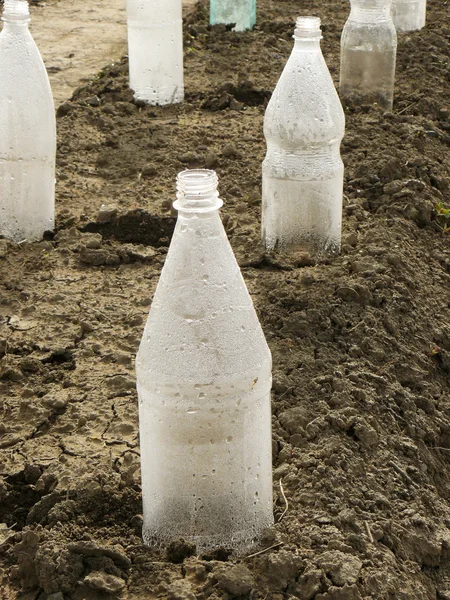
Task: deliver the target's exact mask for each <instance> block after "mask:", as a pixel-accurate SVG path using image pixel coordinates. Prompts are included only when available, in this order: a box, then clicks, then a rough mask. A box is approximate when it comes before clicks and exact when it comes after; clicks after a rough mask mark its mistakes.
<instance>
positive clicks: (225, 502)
mask: <svg viewBox="0 0 450 600" xmlns="http://www.w3.org/2000/svg"><path fill="white" fill-rule="evenodd" d="M177 186H178V194H177V198H178V199H177V202H175V204H174V206H175V208H177V209H178V211H179V215H178V221H177V225H176V228H175V232H174V235H173V238H172V242H171V245H170V248H169V252H168V254H167V259H166V262H165V265H164V268H163V270H162V273H161V277H160V280H159V283H158V287H157V289H156V292H155V296H154V299H153V303H152V306H151V309H150V313H149V317H148V321H147V324H146V327H145V330H144V334H143V337H142V341H141V345H140V348H139V352H138V355H137V360H136V372H137V389H138V396H139V419H140V440H141V441H140V443H141V471H142V495H143V505H144V526H143V537H144V541H145V542H146V543H147V544H150V545H157V546H166V545H167V544H168V543H170V542H171V541H175V540H177V539H180V538H184V540H187V541H190V542H193V543H195V544H196V546H197V552H198V553H202V552H204V551H206V550H210V549H214V548H218V547H225V548H229V549H232V550H233V551H234V552H235V553H237V554H239V553H241V552H243V551H245V550H246V549H247V548H249V547H251V546H252V544H253V543H255V541H257V540H258V537H259V536H260V534H261V532H262V530H263V529H265V528H266V527H268V526H270V525H271V524H272V523H273V514H272V471H271V468H272V467H271V464H272V463H271V409H270V388H271V379H272V377H271V366H272V359H271V354H270V351H269V348H268V346H267V343H266V341H265V338H264V334H263V332H262V329H261V326H260V324H259V321H258V318H257V315H256V312H255V309H254V307H253V303H252V300H251V298H250V295H249V293H248V291H247V288H246V286H245V283H244V280H243V278H242V275H241V272H240V269H239V266H238V264H237V262H236V259H235V257H234V255H233V251H232V249H231V246H230V244H229V242H228V239H227V236H226V233H225V231H224V228H223V225H222V222H221V220H220V217H219V213H218V209H219V208H220V206H221V205H222V201H221V200H219V198H218V192H217V176H216V174H215V173H214V171H207V170H192V171H184V172H182V173H180V174H179V175H178V180H177Z"/></svg>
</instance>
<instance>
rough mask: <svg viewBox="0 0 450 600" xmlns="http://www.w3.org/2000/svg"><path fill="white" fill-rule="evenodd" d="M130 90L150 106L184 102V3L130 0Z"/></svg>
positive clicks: (128, 16)
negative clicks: (182, 11)
mask: <svg viewBox="0 0 450 600" xmlns="http://www.w3.org/2000/svg"><path fill="white" fill-rule="evenodd" d="M127 24H128V59H129V68H130V87H131V89H132V90H133V91H134V97H135V98H136V99H137V100H142V101H144V102H147V103H148V104H161V105H162V104H176V103H177V102H183V99H184V78H183V21H182V14H181V0H127Z"/></svg>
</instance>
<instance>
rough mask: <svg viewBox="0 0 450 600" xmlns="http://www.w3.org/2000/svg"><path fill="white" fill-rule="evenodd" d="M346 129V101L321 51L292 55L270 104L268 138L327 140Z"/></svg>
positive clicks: (266, 130) (292, 141) (287, 140)
mask: <svg viewBox="0 0 450 600" xmlns="http://www.w3.org/2000/svg"><path fill="white" fill-rule="evenodd" d="M344 132H345V116H344V111H343V109H342V105H341V102H340V99H339V96H338V94H337V91H336V88H335V86H334V83H333V80H332V78H331V75H330V72H329V71H328V67H327V65H326V63H325V60H324V58H323V56H322V54H321V53H311V54H310V53H306V52H296V51H295V49H294V51H293V52H292V54H291V56H290V57H289V60H288V62H287V63H286V66H285V68H284V70H283V73H282V74H281V76H280V79H279V80H278V83H277V85H276V87H275V90H274V93H273V95H272V97H271V99H270V101H269V104H268V106H267V110H266V114H265V117H264V133H265V136H266V139H268V140H269V139H271V138H273V139H282V140H285V141H286V142H290V143H295V142H296V141H301V140H305V139H307V140H310V141H313V142H314V141H316V142H319V143H320V142H326V141H329V140H332V139H333V140H335V139H337V140H341V139H342V138H343V136H344Z"/></svg>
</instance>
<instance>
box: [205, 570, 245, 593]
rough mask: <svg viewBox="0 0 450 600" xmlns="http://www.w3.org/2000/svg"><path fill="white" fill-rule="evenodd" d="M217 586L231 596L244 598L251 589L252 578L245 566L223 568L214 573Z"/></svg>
mask: <svg viewBox="0 0 450 600" xmlns="http://www.w3.org/2000/svg"><path fill="white" fill-rule="evenodd" d="M214 576H215V578H216V579H217V586H218V587H219V588H220V589H221V590H223V591H224V592H227V593H228V594H231V596H245V595H246V594H248V593H249V592H250V590H251V589H252V588H253V577H252V574H251V573H250V571H249V569H248V568H247V567H246V566H245V565H236V566H234V567H229V566H223V567H219V569H217V571H214Z"/></svg>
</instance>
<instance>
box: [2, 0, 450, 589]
mask: <svg viewBox="0 0 450 600" xmlns="http://www.w3.org/2000/svg"><path fill="white" fill-rule="evenodd" d="M258 10H259V13H258V25H257V27H256V28H255V30H254V31H252V32H246V33H243V34H239V35H238V34H236V33H234V32H232V31H228V30H227V28H226V27H220V26H215V27H213V28H210V27H209V26H208V23H207V8H206V2H205V1H204V0H202V2H201V3H200V4H199V5H197V8H196V10H195V11H194V13H193V14H192V15H190V16H189V17H188V18H187V21H186V28H185V45H186V90H187V101H186V102H185V103H184V104H182V105H180V106H171V107H147V106H142V105H141V104H139V103H135V102H133V99H132V94H131V92H130V91H129V89H128V87H127V62H126V60H125V59H124V60H123V61H122V62H121V63H118V64H116V65H114V66H112V67H105V68H104V69H103V71H102V72H101V73H100V74H99V76H98V78H96V79H95V80H93V81H91V82H89V83H88V84H87V85H85V86H83V87H82V88H80V89H79V90H77V92H76V93H75V94H74V97H73V99H72V100H71V101H70V102H67V103H65V104H63V105H62V106H61V107H60V108H59V111H58V132H59V145H58V166H57V168H58V184H57V194H58V196H57V202H58V220H57V230H56V232H55V234H54V235H52V236H49V239H47V240H45V241H43V242H40V243H35V244H28V243H23V244H13V243H9V242H6V241H4V240H0V256H1V260H0V274H1V283H0V285H1V303H0V358H1V360H0V393H1V394H0V409H1V412H0V415H1V417H0V419H1V422H0V474H1V479H0V523H3V524H4V525H0V544H1V548H2V553H1V554H0V565H1V568H2V571H1V574H2V575H1V577H2V586H3V588H2V589H3V591H2V594H3V597H4V598H5V599H10V598H22V599H23V600H25V599H29V598H30V599H31V598H39V599H40V600H47V599H48V600H63V599H71V600H81V599H86V600H94V599H98V600H101V599H104V600H106V599H107V598H109V599H112V598H120V597H128V598H130V599H141V598H156V597H160V598H168V599H171V600H192V599H193V598H199V599H203V598H211V599H218V598H223V599H225V598H237V597H247V598H252V599H253V600H256V599H257V598H260V599H263V598H264V599H268V600H270V599H273V600H281V599H282V598H291V599H292V598H300V599H301V600H310V599H315V600H358V599H360V598H373V599H384V598H385V599H392V600H394V599H395V600H401V599H404V600H412V599H414V600H448V599H449V598H450V576H449V573H450V503H449V498H450V467H449V465H450V462H449V461H450V403H449V376H450V322H449V318H448V310H449V296H448V290H449V287H448V286H449V281H450V239H449V234H448V231H446V225H448V212H446V211H447V210H448V208H449V205H450V199H449V183H450V180H449V176H450V159H449V142H450V108H449V104H448V102H449V101H448V98H449V97H450V79H449V75H448V73H449V60H450V49H449V34H450V28H449V26H448V24H445V23H443V19H442V6H441V2H439V1H438V0H429V2H428V21H427V27H426V28H425V29H423V30H422V31H419V32H414V33H411V34H402V35H400V36H399V52H398V68H397V87H396V92H395V107H394V111H393V113H384V112H382V111H381V110H379V109H378V108H377V106H371V105H354V106H351V107H349V108H348V109H347V115H346V116H347V133H346V137H345V139H344V143H343V147H342V151H343V158H344V162H345V166H346V175H345V205H344V233H343V247H342V254H341V255H340V256H339V257H337V258H334V259H332V260H325V261H321V262H318V263H315V262H314V261H312V260H311V259H310V257H308V256H306V255H299V256H298V257H296V259H295V260H294V261H288V260H287V259H286V257H283V256H276V255H267V254H265V253H264V250H263V249H262V247H261V245H260V241H259V216H260V197H261V190H260V183H261V162H262V159H263V157H264V152H265V144H264V137H263V134H262V120H263V116H264V109H265V104H266V103H267V100H268V98H269V97H270V94H271V91H272V90H273V88H274V86H275V83H276V81H277V79H278V77H279V74H280V72H281V70H282V68H283V66H284V64H285V62H286V60H287V57H288V55H289V53H290V51H291V47H292V40H291V35H292V30H293V24H294V18H295V16H297V13H298V12H299V9H298V3H297V2H294V1H293V0H283V1H282V2H281V1H280V2H278V3H274V2H271V1H270V0H259V8H258ZM301 12H302V13H303V14H306V13H310V14H317V15H320V16H321V18H322V22H323V32H324V41H323V51H324V55H325V58H326V60H327V62H328V64H329V67H330V71H331V72H332V74H333V76H334V77H335V79H336V78H337V74H338V62H339V35H340V31H341V29H342V26H343V23H344V21H345V19H346V17H347V14H348V7H347V3H341V2H339V3H331V2H330V3H323V2H319V0H309V1H308V2H306V3H305V6H304V7H303V8H302V9H301ZM194 166H195V167H208V168H214V169H216V170H217V172H218V175H219V177H220V192H221V196H222V198H223V199H224V202H225V206H224V209H223V218H224V222H225V225H226V229H227V232H228V234H229V237H230V240H231V243H232V245H233V248H234V250H235V252H236V255H237V257H238V260H239V262H240V264H241V266H242V268H243V273H244V276H245V279H246V282H247V284H248V287H249V289H250V291H251V293H252V296H253V298H254V301H255V305H256V307H257V310H258V313H259V316H260V319H261V322H262V325H263V328H264V331H265V333H266V336H267V339H268V342H269V344H270V347H271V350H272V353H273V359H274V386H273V449H274V489H275V516H276V520H277V523H276V525H275V527H274V529H273V531H269V532H267V536H266V538H265V539H264V540H263V541H262V544H261V547H260V548H257V549H256V550H255V552H257V551H259V550H266V551H264V552H262V553H259V554H255V555H251V556H248V557H244V558H241V559H239V560H233V559H231V558H230V556H229V554H228V553H227V552H225V551H220V552H217V553H216V554H214V555H212V556H203V557H195V556H192V548H191V547H189V545H187V544H184V543H183V542H180V544H177V545H175V546H176V547H175V546H174V547H173V548H171V549H170V551H169V552H168V554H167V555H161V554H158V553H157V552H155V551H153V550H151V549H148V548H145V547H144V546H143V545H142V543H141V538H140V530H141V526H142V517H141V515H140V511H141V503H140V485H139V482H140V480H139V446H138V439H137V398H136V392H135V376H134V366H133V361H134V356H135V353H136V350H137V347H138V344H139V341H140V337H141V334H142V329H143V323H144V321H145V318H146V315H147V313H148V308H149V305H150V301H151V297H152V293H153V291H154V289H155V286H156V283H157V280H158V276H159V273H160V270H161V266H162V264H163V262H164V258H165V253H166V251H167V245H168V242H169V239H170V235H171V231H172V229H173V224H174V215H173V213H172V209H171V203H172V201H173V200H174V198H175V177H176V174H177V172H178V171H179V170H181V169H183V168H189V167H194ZM102 205H103V206H102ZM169 475H170V474H169Z"/></svg>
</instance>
